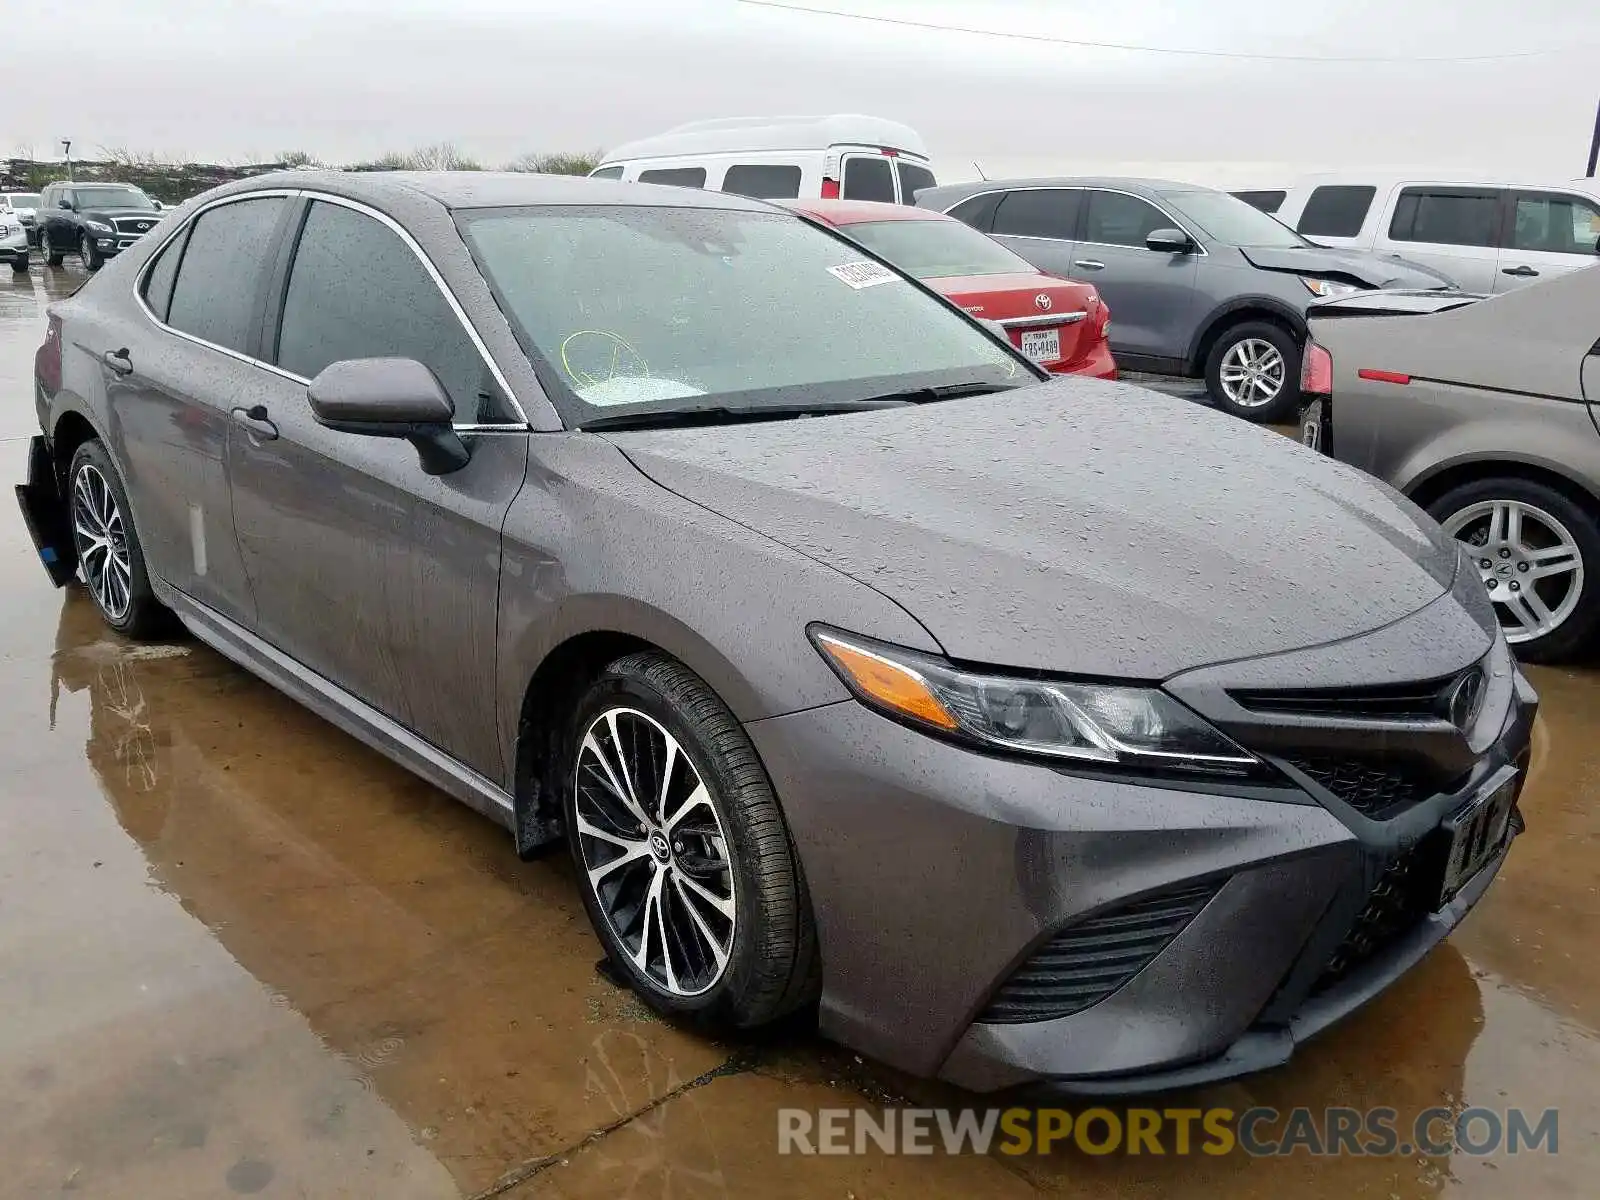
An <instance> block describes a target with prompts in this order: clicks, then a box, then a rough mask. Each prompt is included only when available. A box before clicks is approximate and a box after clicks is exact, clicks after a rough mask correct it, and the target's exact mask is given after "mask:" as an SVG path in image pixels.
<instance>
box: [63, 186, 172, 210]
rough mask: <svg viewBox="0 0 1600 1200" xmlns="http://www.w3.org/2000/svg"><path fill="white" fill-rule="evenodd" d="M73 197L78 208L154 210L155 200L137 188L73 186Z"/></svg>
mask: <svg viewBox="0 0 1600 1200" xmlns="http://www.w3.org/2000/svg"><path fill="white" fill-rule="evenodd" d="M72 195H73V199H74V200H75V201H76V203H77V205H78V207H79V208H142V209H145V210H146V211H147V212H151V211H154V210H155V206H156V204H155V201H154V200H152V199H150V197H149V196H146V195H145V194H144V193H143V192H141V191H140V190H139V189H138V188H131V187H74V188H73V189H72Z"/></svg>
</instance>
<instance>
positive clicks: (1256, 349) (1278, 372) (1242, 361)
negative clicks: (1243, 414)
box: [1221, 338, 1286, 408]
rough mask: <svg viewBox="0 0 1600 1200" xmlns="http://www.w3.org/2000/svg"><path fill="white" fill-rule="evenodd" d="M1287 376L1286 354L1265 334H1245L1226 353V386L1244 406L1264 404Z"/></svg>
mask: <svg viewBox="0 0 1600 1200" xmlns="http://www.w3.org/2000/svg"><path fill="white" fill-rule="evenodd" d="M1285 378H1286V372H1285V369H1284V361H1283V355H1282V354H1281V353H1279V351H1278V348H1277V347H1276V346H1274V345H1273V344H1272V343H1271V342H1269V341H1266V340H1264V339H1262V338H1241V339H1240V340H1239V341H1237V342H1235V343H1234V344H1233V345H1232V346H1230V347H1228V350H1227V352H1226V353H1225V354H1223V356H1222V370H1221V382H1222V390H1223V391H1224V392H1225V393H1227V396H1228V399H1230V400H1232V401H1233V402H1234V403H1235V404H1237V405H1239V406H1240V407H1241V408H1264V407H1266V406H1267V405H1269V404H1271V403H1272V402H1273V401H1274V400H1276V399H1277V398H1278V394H1279V393H1280V392H1282V391H1283V384H1284V380H1285Z"/></svg>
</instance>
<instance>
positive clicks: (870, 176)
mask: <svg viewBox="0 0 1600 1200" xmlns="http://www.w3.org/2000/svg"><path fill="white" fill-rule="evenodd" d="M840 194H841V195H842V196H843V197H844V198H845V199H846V200H876V201H878V202H880V203H882V204H893V203H894V170H893V168H891V167H890V166H889V160H888V159H887V158H868V157H866V156H865V155H857V156H856V157H855V158H847V159H845V162H844V186H843V187H842V188H841V189H840Z"/></svg>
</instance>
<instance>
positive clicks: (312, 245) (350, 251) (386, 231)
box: [274, 200, 520, 425]
mask: <svg viewBox="0 0 1600 1200" xmlns="http://www.w3.org/2000/svg"><path fill="white" fill-rule="evenodd" d="M347 358H413V359H416V360H417V361H418V362H420V363H422V364H423V365H424V366H426V367H427V368H428V369H429V370H430V371H432V372H433V373H434V375H435V376H436V377H437V378H438V380H439V382H440V383H441V384H442V385H443V386H444V389H445V391H446V392H447V393H448V394H449V396H450V399H451V401H452V402H453V403H454V405H455V422H456V424H458V425H502V424H509V423H520V422H518V421H517V418H516V416H515V415H514V414H513V413H512V412H511V406H510V404H509V403H508V401H507V399H506V397H505V396H504V395H503V394H502V392H501V390H500V387H499V385H498V384H497V383H496V382H495V379H494V376H493V374H492V373H491V372H490V370H489V367H488V364H487V363H486V362H485V361H484V358H483V355H482V354H481V353H480V352H479V350H478V348H477V346H476V345H474V344H473V342H472V339H471V338H469V337H468V336H467V332H466V330H465V329H464V328H463V327H462V324H461V320H460V318H458V317H457V316H456V314H455V311H454V310H453V309H452V308H451V307H450V305H449V304H448V303H447V302H446V300H445V298H444V296H443V295H442V294H441V293H440V291H439V287H438V285H437V284H436V283H434V281H433V278H432V276H430V275H429V274H428V272H427V270H426V269H425V268H424V267H423V265H422V263H421V262H420V261H418V259H417V256H416V254H415V253H413V252H412V250H411V247H410V246H408V245H407V244H406V243H405V242H404V241H403V240H401V238H400V236H399V235H398V234H397V233H395V232H394V230H392V229H390V228H389V227H388V226H386V225H384V224H382V223H381V222H379V221H377V220H375V219H374V218H372V217H371V216H369V215H367V214H366V213H364V212H358V211H356V210H355V209H351V208H346V207H344V206H343V205H341V204H330V203H327V202H325V201H321V200H318V201H314V202H313V203H312V205H311V208H310V210H309V212H308V213H307V214H306V220H305V224H304V226H303V227H302V229H301V233H300V241H299V245H298V246H297V248H296V250H295V257H294V265H293V266H292V267H291V268H290V271H289V288H288V292H287V294H286V295H285V296H284V301H283V317H282V320H281V321H280V323H279V328H278V342H277V353H276V355H275V359H274V361H276V362H277V364H278V365H279V366H280V367H282V368H283V369H284V370H285V371H292V372H293V373H294V374H296V375H299V376H302V377H303V378H306V379H314V378H316V376H317V375H318V373H320V372H321V371H322V369H323V368H324V367H326V366H328V365H329V364H330V363H335V362H339V361H341V360H343V359H347Z"/></svg>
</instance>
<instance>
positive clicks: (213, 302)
mask: <svg viewBox="0 0 1600 1200" xmlns="http://www.w3.org/2000/svg"><path fill="white" fill-rule="evenodd" d="M283 206H284V198H283V197H282V196H262V197H260V198H258V199H254V200H236V201H234V202H233V203H231V204H223V205H219V206H218V207H216V208H213V209H211V210H210V211H208V212H204V213H201V214H200V216H199V217H197V218H196V219H195V221H194V224H193V226H192V227H191V229H190V231H189V244H188V246H187V248H186V249H185V250H184V251H183V260H182V262H180V263H179V264H178V277H177V279H176V280H175V281H174V283H173V285H172V300H171V303H170V304H169V305H168V308H167V324H168V325H170V326H172V327H173V328H174V329H179V330H182V331H183V332H184V333H187V334H191V335H193V336H194V337H197V338H202V339H204V340H205V341H208V342H210V343H211V344H212V345H214V346H223V347H226V348H227V349H229V350H236V351H238V352H239V353H241V354H249V353H251V352H252V350H253V347H252V344H251V343H252V341H253V340H254V339H253V336H252V335H253V334H254V332H255V329H254V322H255V316H256V298H257V296H258V294H259V292H260V287H261V277H262V275H263V273H264V272H265V271H266V269H267V256H268V254H270V253H271V251H272V238H273V233H274V232H275V231H276V230H277V227H278V219H279V218H280V217H281V216H282V215H283Z"/></svg>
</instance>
